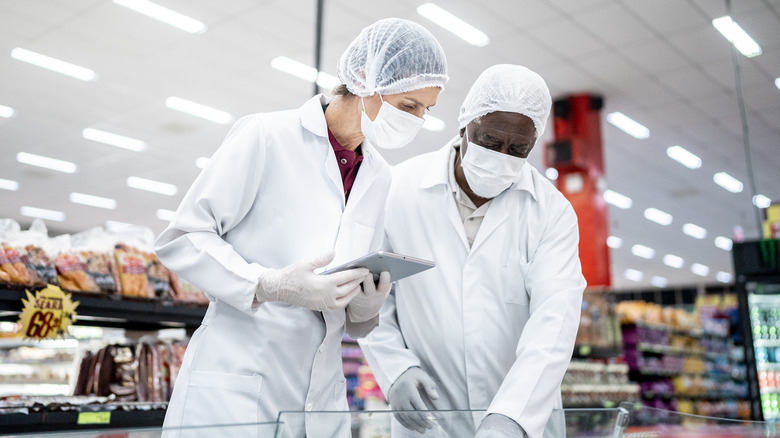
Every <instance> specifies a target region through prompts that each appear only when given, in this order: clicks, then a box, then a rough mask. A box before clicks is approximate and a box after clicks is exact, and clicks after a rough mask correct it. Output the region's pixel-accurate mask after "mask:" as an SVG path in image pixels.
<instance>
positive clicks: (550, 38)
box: [527, 19, 606, 59]
mask: <svg viewBox="0 0 780 438" xmlns="http://www.w3.org/2000/svg"><path fill="white" fill-rule="evenodd" d="M527 32H533V35H534V36H535V37H536V39H537V40H540V41H544V43H545V46H546V47H549V48H550V49H551V50H554V51H555V52H556V53H557V54H566V56H567V57H568V58H573V59H578V58H581V57H584V56H587V55H589V54H591V53H594V52H598V51H601V50H605V49H606V47H604V45H603V44H602V43H601V42H599V41H598V40H596V39H595V38H594V37H593V36H591V35H590V34H588V32H586V31H584V30H582V29H581V28H580V27H578V26H577V25H576V24H575V23H573V22H572V21H571V20H569V19H561V20H556V21H552V22H547V23H546V24H544V25H536V26H530V27H529V29H527Z"/></svg>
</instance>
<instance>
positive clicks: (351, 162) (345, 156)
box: [328, 129, 363, 204]
mask: <svg viewBox="0 0 780 438" xmlns="http://www.w3.org/2000/svg"><path fill="white" fill-rule="evenodd" d="M328 139H329V140H330V146H331V147H332V148H333V152H335V153H336V161H337V162H338V164H339V171H341V181H342V182H343V183H344V203H345V204H346V203H347V200H348V199H349V192H350V191H351V190H352V186H353V185H354V184H355V178H356V177H357V174H358V170H359V169H360V163H361V162H363V154H362V153H361V152H360V146H358V148H357V149H355V150H354V151H351V150H349V149H345V148H344V146H342V145H341V143H339V142H338V140H336V137H334V136H333V133H332V132H330V129H328Z"/></svg>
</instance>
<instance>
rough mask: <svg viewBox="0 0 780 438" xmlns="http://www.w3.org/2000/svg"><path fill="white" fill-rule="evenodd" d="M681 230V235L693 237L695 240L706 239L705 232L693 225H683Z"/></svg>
mask: <svg viewBox="0 0 780 438" xmlns="http://www.w3.org/2000/svg"><path fill="white" fill-rule="evenodd" d="M682 230H683V233H685V234H687V235H689V236H691V237H695V238H696V239H704V238H705V237H707V230H705V229H704V228H702V227H700V226H698V225H695V224H690V223H688V224H685V225H683V228H682Z"/></svg>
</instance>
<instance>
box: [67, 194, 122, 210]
mask: <svg viewBox="0 0 780 438" xmlns="http://www.w3.org/2000/svg"><path fill="white" fill-rule="evenodd" d="M70 202H74V203H76V204H82V205H89V206H91V207H98V208H105V209H106V210H113V209H115V208H116V201H115V200H113V199H111V198H102V197H100V196H93V195H87V194H84V193H77V192H73V193H71V194H70Z"/></svg>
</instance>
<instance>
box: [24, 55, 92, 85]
mask: <svg viewBox="0 0 780 438" xmlns="http://www.w3.org/2000/svg"><path fill="white" fill-rule="evenodd" d="M11 57H12V58H14V59H17V60H19V61H23V62H26V63H28V64H32V65H35V66H37V67H41V68H45V69H46V70H51V71H53V72H56V73H59V74H63V75H65V76H70V77H72V78H76V79H80V80H82V81H94V80H95V79H96V78H97V74H95V72H94V71H92V70H90V69H88V68H84V67H81V66H78V65H75V64H71V63H69V62H65V61H62V60H59V59H56V58H52V57H49V56H46V55H41V54H40V53H35V52H32V51H30V50H27V49H23V48H21V47H17V48H15V49H13V50H11Z"/></svg>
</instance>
